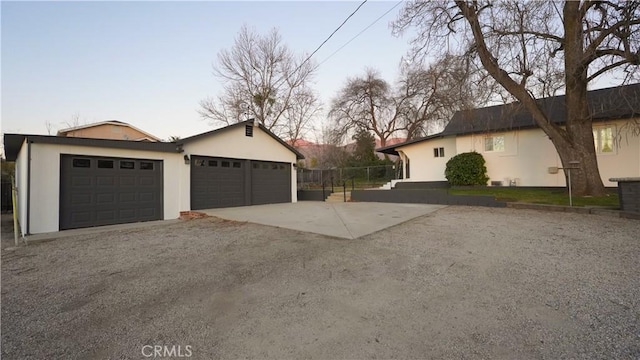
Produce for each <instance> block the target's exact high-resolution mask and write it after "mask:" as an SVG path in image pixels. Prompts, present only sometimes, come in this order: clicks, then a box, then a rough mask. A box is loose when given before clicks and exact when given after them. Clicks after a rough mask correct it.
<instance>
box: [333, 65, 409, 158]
mask: <svg viewBox="0 0 640 360" xmlns="http://www.w3.org/2000/svg"><path fill="white" fill-rule="evenodd" d="M400 115H401V113H400V112H399V111H398V104H397V103H396V101H395V98H394V94H393V91H392V88H391V86H390V85H389V83H387V81H386V80H384V79H382V78H381V77H380V74H379V73H378V72H377V71H375V70H373V69H367V70H366V72H365V74H364V76H362V77H354V78H349V79H347V83H346V85H345V86H344V87H343V88H342V89H341V90H340V92H339V93H338V96H337V97H336V98H335V99H334V100H333V103H332V105H331V109H330V111H329V117H330V118H331V119H333V121H334V123H335V126H336V131H337V133H338V134H341V135H343V136H350V135H353V134H354V133H355V131H357V130H366V131H371V132H373V133H374V134H375V135H376V136H377V137H378V139H380V146H383V147H384V146H385V145H386V143H387V139H389V138H390V137H391V135H393V134H394V133H396V132H398V131H399V128H400Z"/></svg>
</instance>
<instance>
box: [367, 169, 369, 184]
mask: <svg viewBox="0 0 640 360" xmlns="http://www.w3.org/2000/svg"><path fill="white" fill-rule="evenodd" d="M367 183H369V167H368V166H367Z"/></svg>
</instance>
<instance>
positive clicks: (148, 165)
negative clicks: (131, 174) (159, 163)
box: [140, 161, 153, 170]
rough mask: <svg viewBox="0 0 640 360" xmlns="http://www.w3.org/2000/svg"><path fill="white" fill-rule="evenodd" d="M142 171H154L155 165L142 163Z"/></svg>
mask: <svg viewBox="0 0 640 360" xmlns="http://www.w3.org/2000/svg"><path fill="white" fill-rule="evenodd" d="M140 170H153V163H152V162H146V161H141V162H140Z"/></svg>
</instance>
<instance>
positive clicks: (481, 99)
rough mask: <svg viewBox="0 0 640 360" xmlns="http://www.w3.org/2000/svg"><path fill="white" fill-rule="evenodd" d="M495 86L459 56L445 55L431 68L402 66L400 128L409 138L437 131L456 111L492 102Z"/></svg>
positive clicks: (398, 94)
mask: <svg viewBox="0 0 640 360" xmlns="http://www.w3.org/2000/svg"><path fill="white" fill-rule="evenodd" d="M494 86H495V82H494V81H490V80H488V79H486V76H485V75H484V74H483V73H481V72H479V71H477V69H474V68H473V64H471V63H469V62H468V61H465V59H464V58H462V57H458V56H451V55H448V54H445V55H444V56H442V57H441V58H440V59H438V60H437V61H435V62H433V63H431V64H430V65H429V66H428V67H425V66H423V65H422V64H421V62H417V63H416V62H412V63H410V64H408V65H405V66H402V67H401V75H400V80H399V82H398V90H397V95H396V104H398V106H399V108H398V112H400V115H401V116H400V125H399V129H401V130H404V131H405V132H406V136H407V138H408V139H413V138H417V137H420V136H425V135H428V134H431V133H434V132H438V131H440V130H442V128H443V127H444V126H445V125H446V124H447V123H448V122H449V119H451V117H452V116H453V114H454V113H455V112H456V111H458V110H463V109H471V108H474V107H476V106H478V105H480V104H484V103H485V102H487V101H489V100H490V97H491V95H492V94H493V92H492V91H491V88H492V87H494Z"/></svg>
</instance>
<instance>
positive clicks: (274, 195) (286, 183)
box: [251, 161, 291, 205]
mask: <svg viewBox="0 0 640 360" xmlns="http://www.w3.org/2000/svg"><path fill="white" fill-rule="evenodd" d="M286 202H291V165H290V164H287V163H277V162H266V161H252V162H251V204H252V205H260V204H274V203H286Z"/></svg>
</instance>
